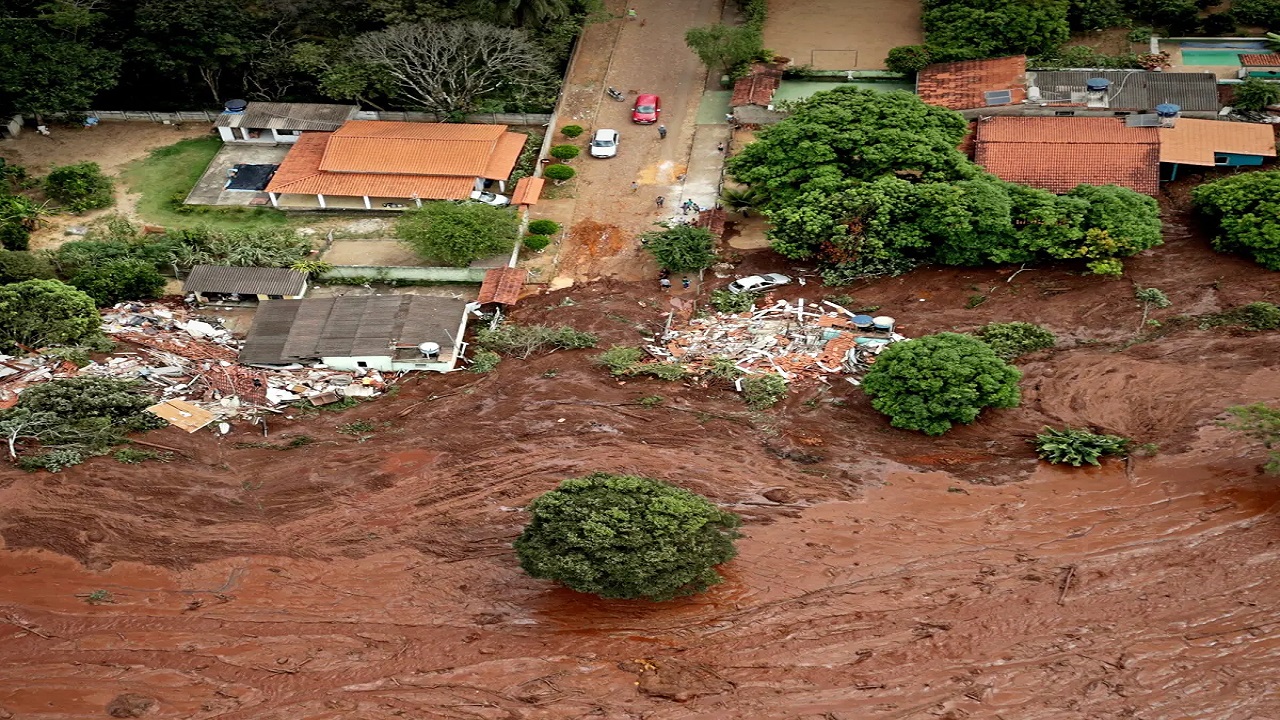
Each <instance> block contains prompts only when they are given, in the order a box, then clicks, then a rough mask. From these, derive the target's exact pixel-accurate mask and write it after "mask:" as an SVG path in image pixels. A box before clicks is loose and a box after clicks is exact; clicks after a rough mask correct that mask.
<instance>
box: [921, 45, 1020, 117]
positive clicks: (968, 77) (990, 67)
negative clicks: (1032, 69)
mask: <svg viewBox="0 0 1280 720" xmlns="http://www.w3.org/2000/svg"><path fill="white" fill-rule="evenodd" d="M1026 74H1027V56H1026V55H1015V56H1013V57H1004V58H992V59H990V60H964V61H961V62H952V63H938V64H935V65H930V66H928V67H926V68H925V69H923V70H921V71H920V74H919V75H917V76H916V95H919V96H920V99H921V100H923V101H925V102H927V103H929V104H930V105H940V106H942V107H944V108H950V109H952V110H969V109H972V108H981V107H988V105H987V100H986V98H985V97H984V96H983V93H986V92H990V91H993V90H1011V91H1013V102H1015V103H1020V102H1022V101H1023V100H1026V99H1027V90H1026V87H1025V77H1024V76H1025V75H1026Z"/></svg>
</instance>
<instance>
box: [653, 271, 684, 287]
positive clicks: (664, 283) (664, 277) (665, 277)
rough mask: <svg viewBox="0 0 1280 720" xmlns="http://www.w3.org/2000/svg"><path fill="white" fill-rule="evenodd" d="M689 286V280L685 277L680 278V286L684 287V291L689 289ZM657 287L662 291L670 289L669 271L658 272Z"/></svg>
mask: <svg viewBox="0 0 1280 720" xmlns="http://www.w3.org/2000/svg"><path fill="white" fill-rule="evenodd" d="M689 284H690V283H689V278H688V277H687V276H686V277H682V278H680V285H681V286H682V287H684V289H685V290H688V289H689ZM658 285H659V286H660V287H661V288H662V289H663V290H670V289H671V271H670V270H668V269H666V268H663V269H662V270H661V271H659V272H658Z"/></svg>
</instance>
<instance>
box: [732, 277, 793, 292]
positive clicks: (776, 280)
mask: <svg viewBox="0 0 1280 720" xmlns="http://www.w3.org/2000/svg"><path fill="white" fill-rule="evenodd" d="M790 282H791V278H789V277H787V276H786V275H779V274H778V273H765V274H764V275H749V276H747V277H744V278H738V279H737V280H734V281H733V282H731V283H729V287H728V290H729V292H731V293H733V294H734V295H738V294H740V293H748V292H760V291H761V290H769V289H772V288H776V287H781V286H783V285H787V284H790Z"/></svg>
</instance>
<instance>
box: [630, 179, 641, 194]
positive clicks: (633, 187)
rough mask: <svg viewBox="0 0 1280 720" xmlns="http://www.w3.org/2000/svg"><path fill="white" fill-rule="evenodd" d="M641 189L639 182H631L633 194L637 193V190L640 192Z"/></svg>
mask: <svg viewBox="0 0 1280 720" xmlns="http://www.w3.org/2000/svg"><path fill="white" fill-rule="evenodd" d="M639 189H640V183H638V182H636V181H634V180H632V181H631V192H635V191H637V190H639Z"/></svg>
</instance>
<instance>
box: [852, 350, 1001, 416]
mask: <svg viewBox="0 0 1280 720" xmlns="http://www.w3.org/2000/svg"><path fill="white" fill-rule="evenodd" d="M1021 377H1022V373H1020V372H1018V370H1017V368H1015V367H1013V366H1011V365H1008V364H1006V363H1005V362H1004V361H1003V360H1001V359H1000V358H999V357H998V356H997V355H996V354H995V351H994V350H992V349H991V348H990V347H989V346H988V345H987V344H986V343H984V342H982V341H981V340H978V339H977V338H975V337H971V336H969V335H959V334H956V333H939V334H937V335H926V336H924V337H922V338H919V339H916V340H908V341H906V342H897V343H893V344H891V345H889V346H888V347H887V348H885V350H884V352H882V353H881V354H880V356H879V358H878V359H877V360H876V363H875V365H872V366H871V370H870V371H869V372H868V373H867V375H866V377H865V378H864V379H863V381H862V389H863V390H865V391H866V393H867V395H869V396H871V398H872V400H871V406H872V407H874V408H875V409H876V410H878V411H880V412H882V413H884V414H885V415H888V416H889V421H890V423H892V424H893V426H894V427H899V428H905V429H907V430H920V431H922V432H924V433H926V434H928V435H941V434H943V433H945V432H946V431H947V430H950V429H951V426H952V424H953V423H966V424H967V423H971V422H973V421H974V420H976V419H977V418H978V415H979V414H980V413H981V412H982V410H983V409H984V408H989V407H996V408H1007V407H1016V406H1017V405H1018V400H1019V392H1018V380H1019V379H1021Z"/></svg>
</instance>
